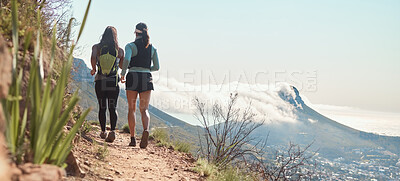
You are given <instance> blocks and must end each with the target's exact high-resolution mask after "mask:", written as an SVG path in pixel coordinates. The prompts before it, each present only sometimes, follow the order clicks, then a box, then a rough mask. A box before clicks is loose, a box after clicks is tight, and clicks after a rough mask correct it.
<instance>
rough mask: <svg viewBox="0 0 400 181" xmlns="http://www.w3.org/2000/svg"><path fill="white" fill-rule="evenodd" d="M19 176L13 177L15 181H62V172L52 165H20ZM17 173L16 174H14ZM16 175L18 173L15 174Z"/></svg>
mask: <svg viewBox="0 0 400 181" xmlns="http://www.w3.org/2000/svg"><path fill="white" fill-rule="evenodd" d="M19 169H20V170H21V171H22V172H21V173H22V174H21V175H13V179H14V178H17V179H16V180H32V181H35V180H38V181H57V180H62V178H63V176H64V175H65V173H64V171H63V170H62V169H61V168H59V167H57V166H54V165H47V164H43V165H34V164H31V163H28V164H24V165H20V166H19ZM14 173H17V172H14ZM17 174H18V173H17Z"/></svg>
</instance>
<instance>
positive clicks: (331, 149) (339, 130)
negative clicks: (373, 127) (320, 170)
mask: <svg viewBox="0 0 400 181" xmlns="http://www.w3.org/2000/svg"><path fill="white" fill-rule="evenodd" d="M291 89H292V91H293V93H294V94H288V93H286V92H284V91H282V92H279V96H280V97H281V98H282V99H283V100H285V101H287V102H289V103H290V104H292V105H293V106H294V107H295V111H294V112H295V114H296V115H297V117H298V122H296V123H285V122H279V123H271V124H268V125H264V126H263V127H261V128H260V129H258V130H256V133H255V135H257V136H259V137H265V134H266V133H267V132H269V139H268V141H269V143H270V144H275V145H280V144H282V143H287V142H289V141H292V142H294V143H297V144H301V145H306V144H309V143H311V142H313V141H314V143H313V148H318V149H319V153H320V154H322V155H323V156H324V157H327V158H337V157H348V156H352V155H349V154H348V153H349V152H350V150H352V149H359V148H373V149H378V148H379V147H382V148H384V149H386V150H388V151H390V152H392V153H395V154H397V155H399V154H400V137H391V136H382V135H377V134H373V133H367V132H363V131H359V130H356V129H353V128H350V127H348V126H345V125H343V124H340V123H338V122H336V121H333V120H331V119H329V118H327V117H325V116H323V115H321V114H320V113H318V112H317V111H315V110H313V109H312V108H310V107H309V106H307V105H306V104H305V103H304V101H303V100H302V98H301V96H300V94H299V91H298V90H297V89H296V88H295V87H293V86H292V87H291ZM293 95H295V96H293Z"/></svg>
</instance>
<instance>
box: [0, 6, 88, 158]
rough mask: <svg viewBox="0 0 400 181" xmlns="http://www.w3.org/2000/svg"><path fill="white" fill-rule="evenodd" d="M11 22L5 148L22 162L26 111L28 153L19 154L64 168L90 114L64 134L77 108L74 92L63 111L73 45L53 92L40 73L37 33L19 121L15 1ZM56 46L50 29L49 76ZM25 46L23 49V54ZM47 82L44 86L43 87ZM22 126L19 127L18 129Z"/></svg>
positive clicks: (40, 50) (17, 31) (20, 71)
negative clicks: (77, 136) (10, 58)
mask: <svg viewBox="0 0 400 181" xmlns="http://www.w3.org/2000/svg"><path fill="white" fill-rule="evenodd" d="M90 3H91V0H89V4H88V6H87V9H86V14H85V17H84V19H83V22H82V26H81V29H80V31H79V35H78V39H77V41H78V40H79V38H80V36H81V34H82V30H83V27H84V24H85V22H86V18H87V13H88V9H89V7H90ZM11 4H12V9H11V17H12V18H11V19H12V39H13V45H14V47H13V49H14V51H13V76H12V77H13V81H12V86H11V88H10V92H9V96H8V97H7V99H6V100H4V101H2V104H3V106H4V108H5V109H4V110H5V115H6V117H7V127H8V129H7V130H6V135H7V144H8V147H9V149H10V151H11V154H12V155H13V157H14V158H16V160H17V162H18V161H21V158H22V157H21V154H20V153H19V152H18V150H21V149H22V147H23V146H22V145H23V142H24V138H25V124H26V122H27V115H28V113H27V110H30V111H31V113H30V114H29V118H30V119H29V121H30V122H29V125H30V127H29V132H28V137H29V138H30V150H22V151H23V152H26V153H30V154H28V156H30V157H32V158H29V159H32V160H33V163H36V164H42V163H50V164H54V165H58V166H63V164H64V161H65V159H66V158H67V156H68V154H69V153H70V151H71V149H72V144H71V142H72V140H73V138H74V137H75V134H76V133H77V132H78V131H79V128H80V127H81V126H82V123H83V121H84V119H85V117H86V116H87V114H88V113H89V111H90V110H86V111H85V112H84V113H83V114H82V115H80V116H79V119H78V120H77V121H76V124H75V125H74V126H73V127H72V128H71V129H70V131H69V133H64V131H63V129H64V126H65V125H66V123H67V122H68V120H69V117H70V115H71V113H72V110H73V108H74V107H75V105H76V104H77V102H78V100H79V98H78V94H77V92H75V93H74V94H73V95H72V96H71V97H70V99H69V100H68V101H67V103H66V104H67V105H66V107H65V108H64V105H63V100H64V95H65V91H66V86H67V84H68V78H69V74H70V70H71V66H72V61H73V55H72V54H73V50H74V47H75V45H72V47H71V50H70V53H69V56H68V59H67V61H65V62H64V65H63V66H62V67H61V73H60V76H59V77H58V78H57V80H56V81H57V84H56V85H55V88H54V89H52V88H51V77H47V80H44V79H43V75H42V74H41V72H40V69H42V68H43V64H42V63H40V62H41V60H40V58H39V57H42V53H43V48H42V47H43V42H42V36H43V35H42V30H41V29H40V26H38V27H39V28H38V29H37V40H36V43H37V45H36V47H35V51H34V55H33V57H32V62H31V65H30V71H29V82H28V87H27V90H26V91H27V94H26V104H25V107H24V108H23V110H24V114H23V116H22V118H20V104H19V103H20V101H21V100H22V96H21V95H20V91H21V90H20V88H19V86H20V84H21V77H22V73H23V72H22V69H21V70H19V73H18V74H17V62H18V50H19V48H18V45H19V44H18V33H19V28H18V9H17V0H12V1H11ZM37 13H38V16H37V23H38V25H39V24H40V22H41V19H40V17H41V16H40V9H37ZM26 40H27V41H25V43H26V44H29V43H30V41H31V40H30V38H29V36H28V38H27V39H26ZM56 46H57V42H56V26H54V27H53V37H52V51H51V58H50V74H51V71H52V66H53V60H54V58H55V51H54V49H55V47H56ZM27 48H28V46H26V45H25V46H24V52H26V50H27ZM44 81H46V84H45V86H43V83H44ZM20 123H21V125H20Z"/></svg>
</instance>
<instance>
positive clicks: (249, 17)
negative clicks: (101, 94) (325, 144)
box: [73, 0, 400, 113]
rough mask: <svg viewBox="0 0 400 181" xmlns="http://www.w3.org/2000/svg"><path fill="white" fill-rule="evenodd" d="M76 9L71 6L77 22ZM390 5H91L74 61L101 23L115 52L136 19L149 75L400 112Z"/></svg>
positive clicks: (399, 32)
mask: <svg viewBox="0 0 400 181" xmlns="http://www.w3.org/2000/svg"><path fill="white" fill-rule="evenodd" d="M86 4H87V2H86V1H82V0H80V1H73V13H74V16H75V17H77V19H78V20H79V19H82V17H83V13H84V11H85V8H86ZM399 9H400V1H398V0H379V1H376V0H352V1H348V0H330V1H329V0H328V1H318V0H313V1H311V0H302V1H297V0H293V1H290V0H282V1H266V0H262V1H261V0H252V1H234V0H230V1H225V0H221V1H211V0H203V1H177V0H172V1H156V0H154V1H128V0H115V1H112V2H111V1H93V2H92V6H91V9H90V12H89V17H88V20H87V24H86V26H85V29H84V32H83V34H82V38H81V40H80V42H79V45H80V46H81V47H82V49H81V50H80V51H79V52H80V53H79V54H77V55H76V57H79V58H82V59H84V60H85V61H86V62H87V63H88V61H89V58H90V51H91V46H92V45H93V44H95V43H98V42H99V40H100V36H101V35H102V33H103V31H104V29H105V28H106V27H107V26H108V25H111V26H114V27H116V29H117V31H118V39H119V44H120V47H122V48H124V47H125V45H126V44H127V43H129V42H131V41H133V40H134V38H135V37H134V33H133V32H134V28H135V25H136V24H137V23H139V22H145V23H146V24H147V25H148V28H149V34H150V38H151V39H150V41H151V42H152V43H153V45H154V47H156V48H157V52H158V55H159V58H160V65H161V69H160V71H159V72H156V73H154V74H153V75H154V76H155V77H168V78H170V79H173V80H176V81H178V82H184V83H188V85H189V84H190V85H210V84H216V85H218V84H223V83H227V82H235V81H238V82H242V83H247V84H250V85H255V84H263V85H270V84H275V83H279V82H287V83H289V84H291V85H294V86H296V87H297V88H298V89H299V91H300V92H301V94H302V95H304V96H306V97H307V98H308V100H310V101H311V102H312V103H313V104H316V105H335V106H344V107H350V108H351V109H353V108H354V109H362V110H368V111H378V112H391V113H400V94H399V92H400V81H399V80H400V11H399ZM156 83H157V82H156ZM156 89H157V84H156ZM156 91H157V90H156ZM251 91H253V90H250V89H249V92H251Z"/></svg>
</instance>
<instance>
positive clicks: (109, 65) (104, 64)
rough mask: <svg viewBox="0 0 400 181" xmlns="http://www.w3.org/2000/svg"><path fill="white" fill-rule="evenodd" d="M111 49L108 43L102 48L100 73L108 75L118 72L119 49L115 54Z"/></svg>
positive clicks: (99, 62) (99, 65)
mask: <svg viewBox="0 0 400 181" xmlns="http://www.w3.org/2000/svg"><path fill="white" fill-rule="evenodd" d="M110 53H113V52H110V49H109V48H108V47H107V45H104V46H103V47H102V48H101V49H100V56H99V61H98V62H97V66H98V67H99V71H98V74H101V75H105V76H107V77H111V76H115V75H117V73H118V65H117V57H118V50H117V49H116V50H115V56H114V55H112V54H110Z"/></svg>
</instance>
